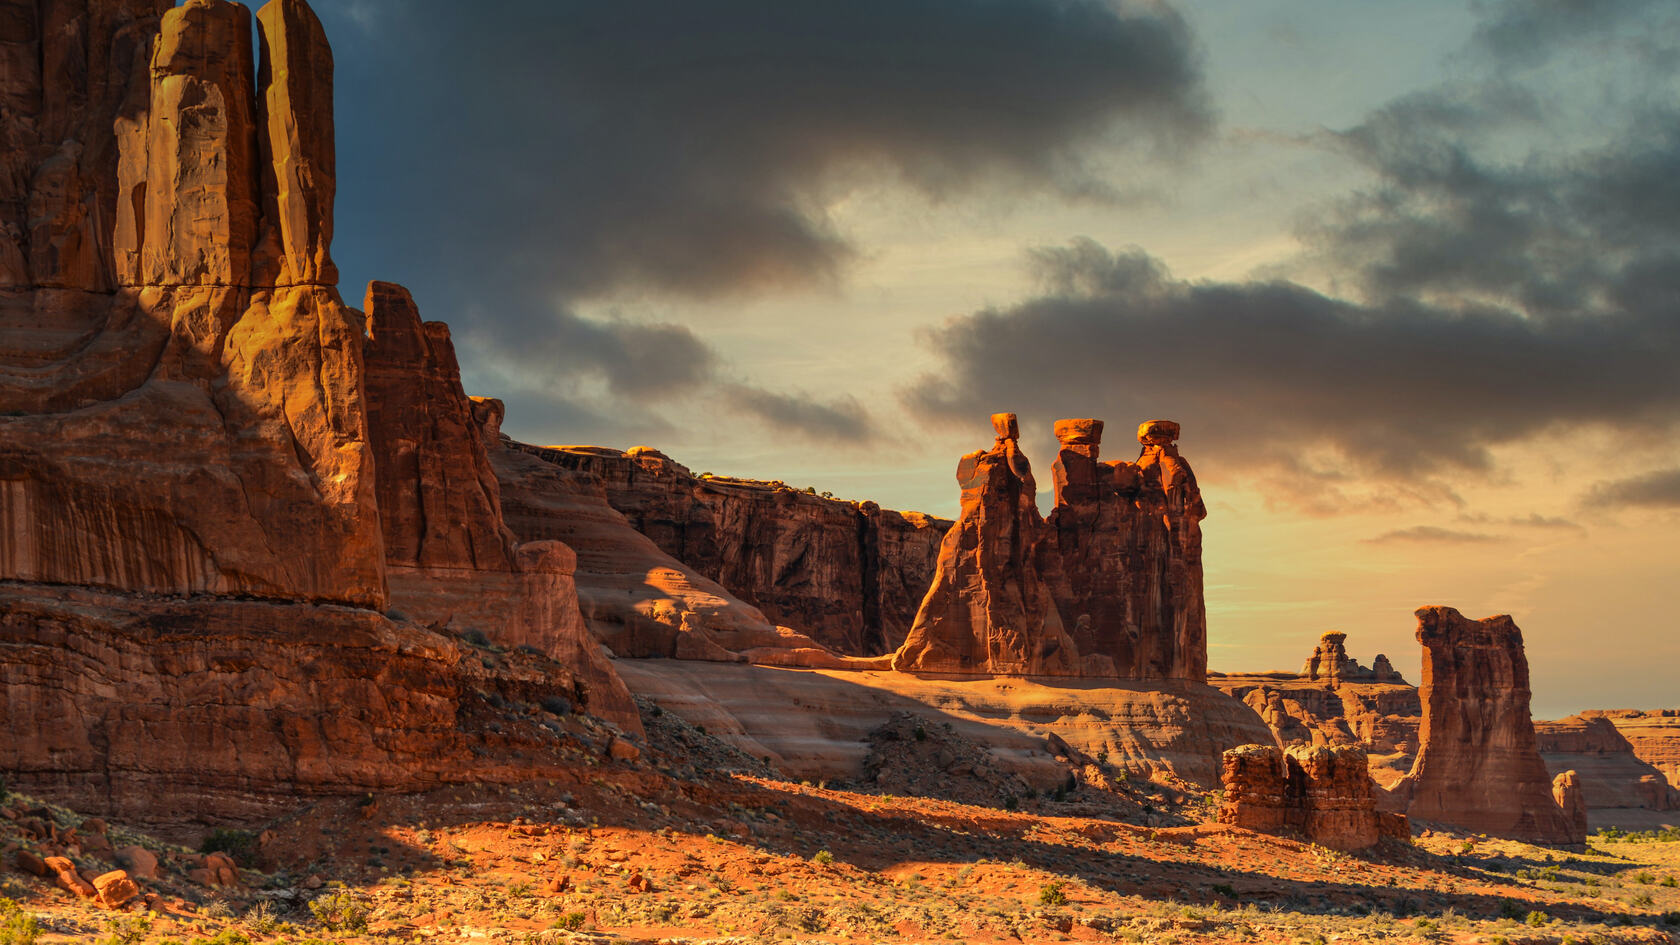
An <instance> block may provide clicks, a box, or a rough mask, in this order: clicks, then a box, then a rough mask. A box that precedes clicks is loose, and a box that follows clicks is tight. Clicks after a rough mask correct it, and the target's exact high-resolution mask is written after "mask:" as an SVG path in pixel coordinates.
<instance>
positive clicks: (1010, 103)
mask: <svg viewBox="0 0 1680 945" xmlns="http://www.w3.org/2000/svg"><path fill="white" fill-rule="evenodd" d="M378 22H379V27H378V30H377V32H375V33H372V34H369V40H368V41H365V43H364V44H365V45H367V46H368V48H367V49H365V50H363V49H358V50H357V53H358V56H357V58H356V59H354V60H353V61H348V62H347V61H345V59H346V57H345V56H343V55H342V53H341V55H340V68H341V81H340V86H339V87H340V89H341V98H342V97H343V95H344V92H345V91H350V92H353V93H354V94H358V95H360V94H366V93H363V92H361V91H359V86H357V85H354V84H352V83H353V82H355V81H356V76H357V74H359V73H360V72H362V71H364V70H365V71H367V72H369V73H373V74H370V75H368V76H367V78H368V79H370V80H375V79H376V80H377V82H378V83H380V84H383V85H385V86H387V87H388V88H391V89H400V90H401V93H402V94H401V96H400V97H398V96H395V95H387V97H386V99H385V100H384V101H382V102H380V103H379V104H380V105H382V106H384V107H386V108H392V109H395V110H396V112H395V113H394V114H393V113H391V112H388V111H382V112H381V113H379V114H378V115H377V116H370V117H376V118H377V120H378V123H379V126H380V130H381V132H382V137H381V140H380V144H381V152H382V159H383V160H387V161H388V160H389V158H390V157H395V158H397V160H398V161H399V162H400V161H401V158H402V155H403V154H405V153H423V154H424V156H425V167H427V168H445V169H448V170H450V171H453V172H454V173H447V172H446V174H445V175H443V176H440V177H437V178H435V179H434V186H432V187H429V188H423V189H422V191H420V192H418V193H411V199H415V198H420V199H423V200H424V202H425V203H426V206H424V207H419V208H413V209H415V210H417V211H419V212H420V213H421V214H423V215H428V216H431V217H433V218H434V219H435V220H436V221H438V222H447V223H448V224H449V225H448V226H446V227H429V228H426V229H425V230H424V232H428V233H435V232H439V231H440V230H445V229H447V230H452V231H453V232H455V233H456V234H457V235H458V236H460V237H461V238H462V241H463V242H470V241H473V240H483V241H484V246H485V248H486V249H493V250H494V253H495V254H496V258H495V259H494V262H495V263H496V264H498V265H504V266H508V267H509V268H512V269H515V270H518V271H519V272H520V276H521V278H523V279H526V280H533V281H538V282H541V283H543V284H544V285H545V287H546V288H554V289H559V290H561V291H562V292H564V293H566V294H567V295H569V296H574V297H575V296H577V295H580V294H585V293H595V292H605V291H611V290H615V289H620V288H623V287H625V286H631V287H635V288H637V289H647V288H650V287H651V288H656V289H667V290H671V291H675V292H681V293H701V294H709V293H717V292H725V291H733V290H738V289H743V288H754V287H758V286H762V285H765V284H776V283H800V282H810V281H812V280H820V279H823V278H826V277H829V276H831V275H832V274H833V272H834V271H835V269H836V267H838V266H840V265H842V264H843V263H844V262H845V260H846V258H847V256H848V255H849V253H850V251H851V250H850V247H849V246H848V244H847V243H846V240H845V236H844V234H841V233H837V232H835V231H834V230H833V229H832V228H831V227H830V225H829V223H828V221H827V219H826V218H825V216H824V213H823V211H822V208H821V200H822V199H823V197H824V196H825V195H827V194H830V193H832V192H833V188H835V187H837V186H840V185H841V184H843V183H844V182H846V181H849V180H851V179H852V178H851V177H847V176H845V175H849V174H856V173H886V174H892V175H895V176H897V177H899V178H901V179H903V180H905V181H907V182H909V183H910V184H912V185H914V186H916V187H919V188H921V189H922V190H924V191H926V192H928V193H930V194H934V195H943V194H949V193H954V192H957V191H960V190H963V189H966V188H969V187H971V186H974V185H977V184H980V183H982V182H986V181H1002V182H1003V183H1006V184H1007V185H1009V186H1011V187H1023V186H1025V187H1030V188H1034V189H1039V188H1050V189H1066V190H1069V191H1074V192H1079V193H1081V194H1089V193H1090V192H1091V190H1092V188H1093V186H1094V185H1095V179H1094V178H1093V177H1092V176H1091V175H1089V174H1087V173H1086V172H1085V169H1084V167H1083V164H1082V161H1081V155H1082V153H1083V152H1082V148H1083V147H1084V146H1086V145H1090V144H1093V143H1097V142H1099V141H1108V139H1109V138H1110V137H1111V136H1110V133H1111V132H1114V131H1116V130H1117V129H1120V128H1124V130H1125V132H1126V135H1125V140H1138V141H1144V142H1149V143H1153V144H1155V145H1162V144H1166V145H1168V146H1170V145H1171V144H1172V143H1173V142H1175V141H1177V140H1179V139H1181V138H1183V137H1184V136H1187V135H1194V134H1195V133H1196V132H1197V131H1199V130H1200V129H1201V128H1202V126H1203V125H1204V123H1205V122H1206V114H1205V108H1204V104H1203V101H1202V93H1201V91H1200V86H1199V79H1198V73H1197V69H1196V65H1195V62H1194V56H1193V50H1192V45H1191V40H1190V37H1189V34H1188V31H1187V29H1186V27H1185V26H1184V24H1183V23H1182V22H1181V21H1180V20H1179V19H1178V18H1177V17H1176V16H1175V15H1174V14H1172V13H1171V12H1170V10H1169V9H1168V8H1166V7H1164V6H1160V5H1156V4H1142V3H1131V4H1117V3H1109V2H1101V0H859V2H851V3H788V2H785V0H718V2H708V3H690V2H682V0H624V2H613V3H599V2H587V3H586V2H535V0H527V2H518V3H504V4H498V5H496V7H495V9H494V11H493V12H488V11H487V10H486V9H485V8H484V7H481V6H475V5H471V4H461V3H455V2H451V3H443V2H434V0H423V2H404V3H402V4H395V3H392V4H389V5H387V6H385V7H382V8H381V12H380V15H379V19H378ZM375 39H377V40H379V41H373V40H375ZM346 73H348V75H346ZM357 104H358V103H349V105H350V107H351V108H352V109H354V108H356V106H357ZM342 126H343V122H341V127H342ZM1110 143H1111V142H1110ZM411 149H413V150H412V151H411ZM388 170H389V169H388ZM406 170H408V171H410V172H412V171H413V170H414V169H413V168H410V169H406ZM422 194H423V197H422V196H421V195H422ZM389 236H390V237H393V238H395V239H397V240H398V241H399V242H400V241H402V240H403V238H404V234H403V233H401V232H395V233H390V234H389ZM508 245H515V246H517V247H518V252H517V258H513V259H509V258H504V257H502V256H501V253H502V251H503V250H502V249H501V248H502V247H505V246H508ZM451 248H452V249H453V247H451Z"/></svg>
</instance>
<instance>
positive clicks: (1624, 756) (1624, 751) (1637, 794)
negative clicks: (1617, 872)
mask: <svg viewBox="0 0 1680 945" xmlns="http://www.w3.org/2000/svg"><path fill="white" fill-rule="evenodd" d="M1534 734H1535V739H1536V744H1537V745H1538V747H1539V749H1540V757H1541V759H1542V760H1544V761H1545V763H1546V769H1547V770H1548V771H1550V772H1551V773H1552V774H1553V775H1554V776H1555V777H1556V776H1561V775H1562V773H1563V772H1565V771H1570V772H1572V773H1574V774H1575V780H1576V783H1577V784H1578V785H1579V792H1580V794H1581V796H1582V798H1583V801H1582V803H1583V805H1584V807H1583V809H1584V810H1585V811H1586V812H1587V814H1588V816H1589V819H1591V820H1592V821H1594V824H1595V826H1633V827H1642V826H1645V824H1643V823H1641V821H1642V820H1645V819H1646V818H1644V817H1643V816H1640V815H1634V814H1633V812H1635V811H1640V812H1643V811H1653V812H1656V811H1675V810H1680V791H1676V790H1675V789H1674V788H1673V787H1672V786H1670V785H1669V783H1668V781H1667V779H1666V778H1664V777H1663V773H1662V772H1661V771H1660V770H1659V769H1657V768H1656V767H1655V766H1653V765H1651V764H1650V763H1648V762H1645V761H1642V760H1641V759H1640V758H1639V757H1638V756H1637V755H1636V754H1634V750H1633V746H1632V745H1631V744H1630V743H1629V741H1628V739H1627V738H1625V737H1624V736H1623V735H1622V733H1621V732H1620V731H1619V730H1618V727H1617V725H1616V724H1615V723H1614V722H1613V721H1612V720H1611V719H1610V718H1608V717H1606V716H1605V715H1600V714H1588V713H1582V714H1581V715H1576V716H1570V717H1569V718H1566V719H1559V720H1558V721H1555V722H1536V723H1534ZM1630 815H1631V816H1630Z"/></svg>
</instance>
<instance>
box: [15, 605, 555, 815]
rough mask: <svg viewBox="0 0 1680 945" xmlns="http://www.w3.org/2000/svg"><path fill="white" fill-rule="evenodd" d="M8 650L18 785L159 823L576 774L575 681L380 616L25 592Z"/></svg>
mask: <svg viewBox="0 0 1680 945" xmlns="http://www.w3.org/2000/svg"><path fill="white" fill-rule="evenodd" d="M0 639H3V640H4V641H5V645H6V650H7V657H6V659H5V660H3V661H0V693H4V695H3V696H0V700H3V701H0V724H3V725H4V726H5V730H6V731H7V732H9V733H12V735H13V737H8V738H4V739H0V769H4V770H5V771H6V778H7V783H8V784H10V785H11V786H12V787H14V788H21V789H25V790H29V791H30V792H32V793H37V794H47V795H50V796H52V797H53V798H54V799H55V800H58V801H59V802H61V803H66V804H74V805H75V806H76V807H78V808H81V809H90V810H99V811H102V812H105V813H107V814H110V815H113V816H121V817H124V818H127V819H131V820H135V821H139V822H142V823H189V822H197V823H227V822H228V821H230V820H231V821H236V822H237V821H246V822H256V821H261V820H266V819H268V818H271V817H274V816H276V815H278V814H281V813H284V812H287V811H290V810H294V809H296V807H297V806H298V805H299V803H300V802H303V801H307V800H309V799H312V798H317V797H322V796H333V795H337V796H343V795H350V794H365V793H370V792H381V793H382V792H389V791H417V790H427V789H430V788H435V787H438V786H441V785H445V784H459V783H469V782H484V783H496V782H502V783H510V782H518V781H523V780H528V779H530V778H545V777H546V778H553V777H569V776H570V774H569V772H570V770H571V768H572V766H573V762H572V761H571V760H569V759H568V758H567V757H566V755H565V754H564V753H563V748H564V742H563V740H562V739H561V738H560V737H559V736H557V735H556V733H555V731H554V730H551V727H550V726H554V725H556V724H558V723H559V722H561V721H564V720H561V719H557V718H555V717H554V716H553V715H552V713H551V712H550V711H549V710H548V708H547V707H548V706H550V705H553V704H554V698H555V696H556V695H561V698H564V696H563V695H562V694H561V692H557V687H556V685H555V682H554V680H555V677H556V676H557V675H563V674H565V673H566V672H568V669H567V667H564V666H561V665H558V664H555V663H553V662H551V661H549V660H546V659H543V658H541V657H537V656H533V655H530V654H525V653H522V652H518V651H510V652H507V653H502V654H497V653H494V652H491V651H488V650H485V649H478V648H474V647H472V646H470V645H468V644H466V643H463V642H461V641H459V640H457V639H454V638H451V637H448V636H444V635H440V634H437V633H434V632H432V631H430V630H428V629H426V628H424V627H422V626H419V625H416V624H412V623H405V622H402V621H395V620H391V619H390V618H388V617H385V616H384V615H382V614H380V613H377V612H375V611H371V610H366V609H363V608H353V607H344V606H336V605H311V604H303V603H297V602H285V601H261V600H234V599H206V598H184V599H177V600H169V599H160V598H155V597H145V596H134V595H120V594H113V593H109V592H104V591H98V590H94V589H86V588H37V587H32V586H29V585H16V584H7V585H0ZM23 733H29V734H28V736H27V737H25V736H24V735H23Z"/></svg>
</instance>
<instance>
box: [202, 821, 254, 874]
mask: <svg viewBox="0 0 1680 945" xmlns="http://www.w3.org/2000/svg"><path fill="white" fill-rule="evenodd" d="M256 849H257V835H256V834H254V833H252V832H251V831H249V830H228V829H223V828H221V827H218V828H216V829H215V830H212V831H210V833H209V834H208V835H206V836H205V838H204V842H203V843H201V844H199V845H198V852H200V853H226V854H227V855H228V856H231V857H233V860H234V862H235V863H237V864H238V865H240V866H244V865H246V863H247V861H249V860H250V858H251V854H252V853H254V852H256Z"/></svg>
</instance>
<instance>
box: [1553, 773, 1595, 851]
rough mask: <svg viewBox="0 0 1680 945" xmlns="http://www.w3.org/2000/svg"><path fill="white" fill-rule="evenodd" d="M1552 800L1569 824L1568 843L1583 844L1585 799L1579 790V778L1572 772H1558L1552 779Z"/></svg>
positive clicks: (1585, 818) (1585, 815)
mask: <svg viewBox="0 0 1680 945" xmlns="http://www.w3.org/2000/svg"><path fill="white" fill-rule="evenodd" d="M1552 800H1553V801H1554V802H1556V803H1557V806H1558V809H1559V810H1561V811H1563V816H1564V818H1565V819H1566V820H1567V821H1568V822H1569V842H1570V843H1585V842H1586V839H1587V799H1586V796H1585V794H1583V793H1582V790H1581V778H1580V776H1579V775H1577V774H1576V773H1575V772H1574V771H1573V770H1571V771H1563V772H1559V774H1558V776H1557V777H1555V778H1553V779H1552Z"/></svg>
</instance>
